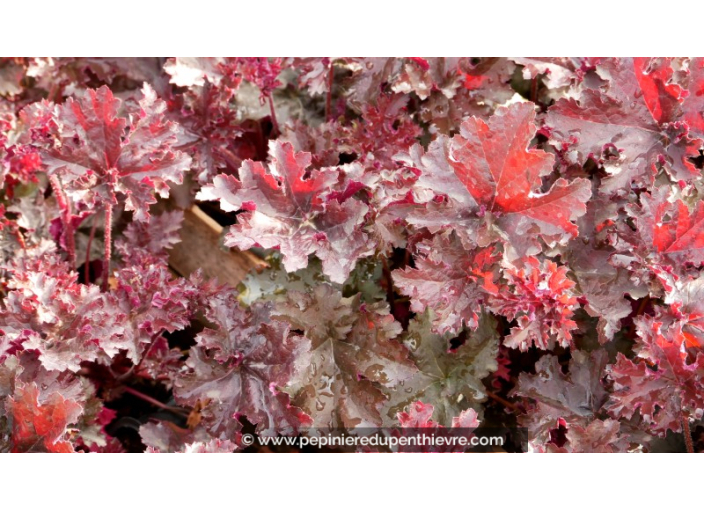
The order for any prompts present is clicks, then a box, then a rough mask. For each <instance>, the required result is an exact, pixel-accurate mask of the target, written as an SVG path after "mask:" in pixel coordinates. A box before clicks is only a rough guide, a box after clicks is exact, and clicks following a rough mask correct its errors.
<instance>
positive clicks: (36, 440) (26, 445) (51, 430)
mask: <svg viewBox="0 0 704 510" xmlns="http://www.w3.org/2000/svg"><path fill="white" fill-rule="evenodd" d="M38 398H39V388H37V385H36V384H34V383H31V384H28V385H22V384H20V385H18V386H17V387H16V388H15V394H14V396H12V397H8V399H7V401H6V403H5V407H6V409H7V413H8V415H9V416H10V418H11V422H12V436H11V438H10V445H11V448H12V451H13V452H50V453H71V452H73V451H74V450H73V446H71V443H70V442H68V441H66V440H65V439H64V436H65V434H66V432H67V431H66V428H67V427H68V426H69V425H70V424H72V423H75V422H76V420H77V419H78V417H79V416H80V414H81V412H82V407H81V406H80V404H78V403H76V402H74V401H73V400H67V399H65V398H64V397H62V396H61V394H60V393H53V394H52V395H51V396H49V397H48V398H46V399H45V400H44V402H43V403H40V402H39V400H38Z"/></svg>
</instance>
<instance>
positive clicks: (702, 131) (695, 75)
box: [682, 57, 704, 138]
mask: <svg viewBox="0 0 704 510" xmlns="http://www.w3.org/2000/svg"><path fill="white" fill-rule="evenodd" d="M688 90H689V95H688V96H687V97H686V98H685V100H684V103H682V109H683V110H684V117H683V119H684V121H685V122H686V123H687V125H688V126H689V130H690V132H691V133H692V135H694V136H695V137H697V138H704V58H702V57H696V58H692V59H690V61H689V87H688Z"/></svg>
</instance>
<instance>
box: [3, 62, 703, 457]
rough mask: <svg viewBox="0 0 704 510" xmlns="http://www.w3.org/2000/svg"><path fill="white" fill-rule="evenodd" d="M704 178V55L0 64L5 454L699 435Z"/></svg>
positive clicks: (617, 445) (680, 441)
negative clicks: (270, 439) (232, 282)
mask: <svg viewBox="0 0 704 510" xmlns="http://www.w3.org/2000/svg"><path fill="white" fill-rule="evenodd" d="M703 168H704V59H701V58H633V59H631V58H618V59H613V58H549V59H548V58H522V57H521V58H518V57H516V58H472V57H466V58H431V59H426V58H352V57H350V58H347V57H324V58H239V57H237V58H126V59H117V58H2V59H0V452H8V451H11V452H30V451H46V452H74V451H79V452H121V451H149V452H188V453H193V452H233V451H242V450H244V449H246V448H249V449H254V450H257V449H258V448H259V447H256V446H248V445H245V444H244V443H243V442H242V441H241V437H242V434H243V433H245V432H247V433H255V434H259V435H263V436H275V435H287V436H291V435H298V434H302V435H305V434H314V433H318V429H325V428H343V429H345V430H347V431H354V430H355V429H358V428H365V427H389V428H394V429H395V433H397V434H404V433H406V432H404V430H407V428H409V427H410V428H430V429H434V430H438V431H442V430H446V431H447V430H450V429H452V428H453V427H465V428H477V427H478V428H479V429H481V428H482V427H486V428H500V429H502V430H509V431H510V430H514V431H516V432H515V433H514V434H513V435H512V433H509V434H508V436H507V437H508V441H507V442H506V443H505V444H504V446H503V450H505V451H522V450H528V451H534V452H627V451H645V452H649V451H663V450H666V451H690V452H692V451H701V450H702V449H703V448H704V441H703V440H702V438H703V437H704V423H703V422H702V418H703V414H704V273H703V272H702V271H703V269H704V268H703V267H702V264H704V206H703V205H702V203H701V196H702V194H703V193H704V178H702V170H703ZM196 206H199V207H201V208H202V210H203V211H205V213H207V214H210V215H211V217H212V218H213V219H214V220H217V221H219V222H220V223H221V224H225V225H226V228H225V233H224V235H223V236H222V238H221V240H220V245H217V244H214V245H213V246H210V247H208V249H211V250H230V249H232V250H242V251H245V250H249V251H250V252H251V254H252V256H253V257H258V258H260V259H261V260H262V261H263V264H261V267H260V269H259V270H257V271H252V272H250V273H249V274H248V275H247V276H246V278H244V280H242V281H241V283H240V284H239V286H237V288H233V287H232V286H228V285H225V284H222V283H219V282H218V281H217V280H213V279H208V278H205V277H204V276H203V274H202V272H201V271H195V272H193V273H192V274H177V272H176V270H175V269H173V268H171V267H170V266H169V254H170V253H171V252H172V250H173V249H174V247H175V246H177V245H178V243H180V242H181V238H182V232H183V229H188V228H192V225H191V226H189V225H188V224H187V223H186V222H184V209H189V208H192V207H196ZM184 237H185V236H184ZM184 244H185V243H184ZM183 249H185V250H188V249H189V247H188V246H184V247H183ZM204 269H208V268H204ZM211 269H212V268H211ZM212 273H217V268H215V271H210V274H212ZM519 428H520V429H523V430H525V431H527V441H525V437H519V436H520V433H519V432H518V429H519ZM267 448H273V447H267ZM279 448H280V449H281V450H282V451H283V450H286V448H283V447H279ZM259 449H264V448H263V447H262V448H259ZM456 450H457V449H456V448H449V449H447V451H456ZM402 451H403V449H402ZM443 451H445V450H443Z"/></svg>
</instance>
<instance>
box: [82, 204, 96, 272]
mask: <svg viewBox="0 0 704 510" xmlns="http://www.w3.org/2000/svg"><path fill="white" fill-rule="evenodd" d="M97 217H98V216H97V215H95V216H93V225H92V226H91V227H90V237H88V246H86V262H85V271H83V280H84V282H85V284H86V285H88V284H89V283H90V246H91V244H93V238H94V237H95V227H96V226H97V224H98V222H97V221H96V219H97Z"/></svg>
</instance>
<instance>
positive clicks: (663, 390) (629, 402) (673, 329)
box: [606, 318, 704, 435]
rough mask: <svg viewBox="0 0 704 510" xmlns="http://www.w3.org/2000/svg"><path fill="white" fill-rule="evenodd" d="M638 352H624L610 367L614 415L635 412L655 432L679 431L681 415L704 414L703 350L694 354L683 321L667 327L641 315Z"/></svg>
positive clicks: (629, 416)
mask: <svg viewBox="0 0 704 510" xmlns="http://www.w3.org/2000/svg"><path fill="white" fill-rule="evenodd" d="M638 335H639V337H640V338H639V341H638V345H637V347H636V350H637V352H638V356H639V357H640V358H643V359H641V360H639V361H638V362H633V361H631V360H629V359H628V358H626V357H625V356H624V355H623V354H621V353H619V355H618V358H617V361H616V364H615V365H613V366H611V368H610V371H609V373H610V376H611V378H612V379H613V381H614V392H613V393H612V394H611V399H610V400H609V402H608V404H607V406H606V408H607V410H608V411H609V413H610V414H611V415H612V416H613V417H615V418H624V417H625V418H631V417H632V416H633V415H634V413H635V412H636V411H639V412H640V415H641V417H642V418H643V420H644V421H645V422H646V423H647V424H649V425H650V428H651V430H652V431H653V432H655V433H657V434H660V435H664V434H665V432H666V431H667V430H668V429H669V430H672V431H674V432H679V431H680V430H681V428H682V419H689V418H694V419H700V418H701V416H702V414H703V413H704V385H702V380H703V379H702V378H703V377H704V353H702V352H696V354H695V355H691V356H690V355H689V354H688V352H687V349H686V346H687V340H686V337H685V335H684V334H683V333H682V327H681V325H680V324H673V325H670V326H669V327H667V328H666V329H663V324H662V323H661V322H658V321H656V320H654V319H652V318H646V319H641V320H638Z"/></svg>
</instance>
